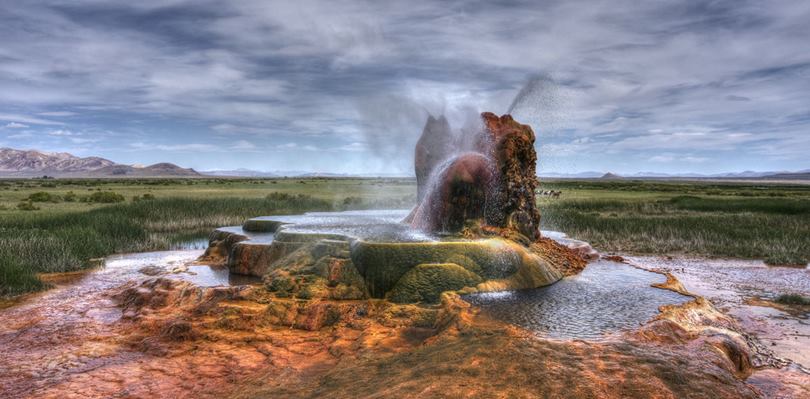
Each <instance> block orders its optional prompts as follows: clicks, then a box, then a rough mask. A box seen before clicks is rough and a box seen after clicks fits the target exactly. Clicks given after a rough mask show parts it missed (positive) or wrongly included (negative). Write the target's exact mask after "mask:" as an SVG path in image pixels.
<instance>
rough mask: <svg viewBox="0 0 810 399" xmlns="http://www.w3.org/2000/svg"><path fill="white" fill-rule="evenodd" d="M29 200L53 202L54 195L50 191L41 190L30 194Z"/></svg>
mask: <svg viewBox="0 0 810 399" xmlns="http://www.w3.org/2000/svg"><path fill="white" fill-rule="evenodd" d="M28 201H31V202H51V201H53V196H52V195H51V194H50V193H46V192H44V191H39V192H36V193H33V194H31V195H29V196H28Z"/></svg>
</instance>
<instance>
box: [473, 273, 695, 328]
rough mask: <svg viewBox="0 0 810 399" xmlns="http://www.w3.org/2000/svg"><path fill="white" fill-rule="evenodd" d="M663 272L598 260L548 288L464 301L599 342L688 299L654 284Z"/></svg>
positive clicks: (511, 318)
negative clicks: (652, 271)
mask: <svg viewBox="0 0 810 399" xmlns="http://www.w3.org/2000/svg"><path fill="white" fill-rule="evenodd" d="M664 280H665V278H664V276H662V275H660V274H656V273H651V272H647V271H644V270H640V269H637V268H634V267H632V266H628V265H625V264H622V263H616V262H609V261H599V262H596V263H592V264H590V265H588V267H587V268H586V269H585V270H584V271H583V272H582V273H581V274H579V275H577V276H573V277H568V278H565V279H563V280H561V281H559V282H557V283H556V284H553V285H551V286H548V287H543V288H537V289H531V290H521V291H511V292H498V293H484V294H475V295H467V296H465V297H464V299H465V300H467V301H469V302H470V303H472V304H473V305H476V306H479V307H481V308H483V311H484V312H486V313H487V314H489V315H491V316H493V317H495V318H497V319H501V320H503V321H506V322H509V323H512V324H515V325H518V326H520V327H523V328H526V329H529V330H532V331H535V332H537V333H538V334H540V335H543V336H547V337H551V338H561V339H569V338H570V339H573V338H576V339H587V340H599V339H603V338H605V337H606V335H609V334H611V333H616V332H620V331H624V330H631V329H634V328H637V327H638V326H640V325H641V324H643V323H645V322H647V321H648V320H650V319H651V318H653V317H654V316H655V315H656V314H657V313H658V307H659V306H661V305H667V304H678V303H682V302H685V301H687V300H689V298H688V297H686V296H683V295H680V294H677V293H675V292H672V291H667V290H662V289H658V288H653V287H651V286H650V284H654V283H659V282H663V281H664Z"/></svg>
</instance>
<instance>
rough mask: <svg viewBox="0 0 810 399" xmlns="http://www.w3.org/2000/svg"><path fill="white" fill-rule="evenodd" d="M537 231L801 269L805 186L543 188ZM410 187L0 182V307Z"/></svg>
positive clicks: (373, 204) (555, 184)
mask: <svg viewBox="0 0 810 399" xmlns="http://www.w3.org/2000/svg"><path fill="white" fill-rule="evenodd" d="M541 190H556V191H560V192H561V193H562V194H561V195H560V196H559V198H549V197H540V198H539V200H538V201H539V205H540V210H541V212H542V215H543V219H542V223H543V228H544V229H547V230H560V231H564V232H566V233H568V234H569V235H571V236H573V237H576V238H578V239H583V240H586V241H589V242H591V243H592V244H593V245H594V246H595V247H596V248H598V249H599V250H600V251H610V252H619V253H638V254H656V255H664V254H690V255H701V256H713V257H742V258H761V259H766V260H767V261H768V262H770V263H775V264H801V263H806V262H807V261H808V259H810V239H809V238H808V237H810V186H804V185H776V184H759V183H708V182H650V181H618V182H616V181H583V180H567V181H543V182H542V186H541ZM415 192H416V186H415V181H414V180H413V179H382V178H380V179H349V178H346V179H326V178H309V179H301V178H295V179H283V178H276V179H213V178H212V179H171V180H168V179H162V180H161V179H123V180H112V179H103V180H93V179H74V180H70V179H59V180H50V179H49V180H5V181H0V296H7V295H15V294H19V293H24V292H28V291H33V290H37V289H41V288H42V287H43V283H42V282H40V280H39V279H38V278H37V276H36V274H37V273H50V272H63V271H73V270H80V269H83V268H87V267H89V266H92V265H93V264H94V262H93V261H92V260H93V259H96V258H100V257H104V256H106V255H110V254H113V253H121V252H134V251H150V250H162V249H168V248H170V247H171V246H172V245H173V244H174V243H176V242H178V241H183V240H190V239H194V238H202V237H205V236H207V234H208V232H209V231H210V230H211V229H213V228H215V227H218V226H225V225H235V224H241V223H242V222H243V221H244V220H245V219H246V218H249V217H253V216H257V215H270V214H290V213H300V212H305V211H315V210H321V211H326V210H345V209H369V208H399V209H406V208H409V207H411V206H413V204H414V203H415Z"/></svg>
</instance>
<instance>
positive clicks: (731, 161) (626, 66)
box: [0, 0, 810, 175]
mask: <svg viewBox="0 0 810 399" xmlns="http://www.w3.org/2000/svg"><path fill="white" fill-rule="evenodd" d="M807 21H810V2H808V1H806V0H794V1H780V0H774V1H768V2H763V1H748V0H730V1H723V0H721V1H666V0H663V1H650V2H639V1H635V0H611V1H577V0H573V1H571V0H566V1H525V2H521V1H495V0H487V1H424V0H409V1H405V2H386V1H342V0H327V1H307V0H297V1H293V2H290V1H261V0H256V1H253V0H246V1H233V2H222V1H205V0H202V1H199V0H197V1H183V0H164V1H152V0H141V1H131V2H122V1H100V0H65V1H62V0H47V1H37V0H31V1H17V0H0V38H2V39H0V147H12V148H18V149H38V150H43V151H51V152H70V153H73V154H75V155H79V156H91V155H92V156H103V157H106V158H109V159H111V160H113V161H116V162H120V163H127V164H132V163H140V164H150V163H156V162H163V161H168V162H174V163H177V164H179V165H181V166H184V167H193V168H195V169H198V170H213V169H236V168H248V169H254V170H264V171H274V170H275V171H313V172H329V173H370V174H374V173H380V174H389V173H393V174H404V175H408V174H412V173H413V172H412V171H413V151H412V150H413V145H414V143H415V142H416V140H417V139H418V136H419V134H420V133H421V129H422V126H423V125H424V121H425V119H426V118H427V115H428V114H429V113H430V114H433V115H439V114H445V115H447V116H448V118H449V119H450V121H451V124H452V125H453V126H454V127H456V128H460V127H462V125H464V124H465V123H467V122H468V121H469V119H470V117H471V115H477V114H478V113H479V112H481V111H492V112H495V113H498V114H502V113H506V112H507V111H510V108H511V113H512V115H513V116H514V117H515V119H517V120H518V121H520V122H523V123H529V124H531V125H532V126H533V128H534V130H535V132H536V133H537V136H538V140H537V143H536V146H537V150H538V154H539V165H538V169H539V170H540V173H541V174H542V173H544V172H545V173H575V172H581V171H592V170H593V171H611V172H614V173H627V174H629V173H635V172H644V171H655V172H663V173H686V172H688V173H718V172H734V171H743V170H757V171H771V170H801V169H808V168H810V161H808V159H810V157H808V155H807V154H808V152H809V151H810V47H808V46H810V45H809V44H808V43H810V23H808V22H807ZM518 93H521V94H520V95H519V96H518Z"/></svg>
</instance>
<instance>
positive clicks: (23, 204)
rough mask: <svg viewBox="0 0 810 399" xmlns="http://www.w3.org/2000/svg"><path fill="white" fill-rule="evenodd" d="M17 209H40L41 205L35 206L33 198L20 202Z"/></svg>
mask: <svg viewBox="0 0 810 399" xmlns="http://www.w3.org/2000/svg"><path fill="white" fill-rule="evenodd" d="M17 209H19V210H21V211H38V210H39V207H37V206H34V204H33V203H32V202H31V200H28V201H22V202H20V203H19V204H17Z"/></svg>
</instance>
